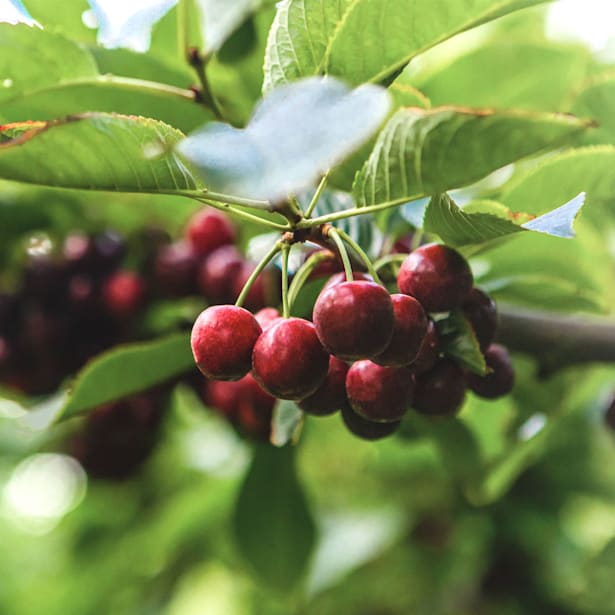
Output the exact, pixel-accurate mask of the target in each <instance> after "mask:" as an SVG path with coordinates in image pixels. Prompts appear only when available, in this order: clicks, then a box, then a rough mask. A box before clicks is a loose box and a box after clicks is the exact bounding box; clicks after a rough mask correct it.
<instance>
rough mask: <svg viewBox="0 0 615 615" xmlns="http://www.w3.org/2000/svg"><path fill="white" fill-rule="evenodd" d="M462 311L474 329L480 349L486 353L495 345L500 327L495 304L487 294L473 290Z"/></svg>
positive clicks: (476, 289)
mask: <svg viewBox="0 0 615 615" xmlns="http://www.w3.org/2000/svg"><path fill="white" fill-rule="evenodd" d="M461 309H462V310H463V314H464V316H465V317H466V318H467V319H468V321H469V322H470V325H471V326H472V329H474V333H475V334H476V339H477V340H478V343H479V345H480V349H481V350H482V351H483V352H485V351H486V350H487V348H489V346H490V345H491V344H492V343H493V340H494V339H495V332H496V329H497V326H498V314H497V309H496V307H495V302H494V301H493V299H492V298H491V297H490V296H489V295H488V294H487V293H484V292H483V291H482V290H480V289H478V288H473V289H472V292H471V293H470V295H469V296H468V298H467V299H466V300H465V301H464V302H463V305H462V306H461Z"/></svg>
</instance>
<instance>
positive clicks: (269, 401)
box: [237, 374, 276, 441]
mask: <svg viewBox="0 0 615 615" xmlns="http://www.w3.org/2000/svg"><path fill="white" fill-rule="evenodd" d="M237 384H239V385H241V392H240V395H239V406H238V411H237V421H238V424H239V428H240V429H241V430H242V431H243V432H244V433H245V434H246V435H248V436H250V437H252V438H255V439H257V440H262V441H266V440H269V436H270V434H271V420H272V418H273V408H274V406H275V403H276V399H275V397H273V396H272V395H269V393H267V392H266V391H264V390H263V388H262V387H261V386H260V385H259V384H258V382H257V381H256V380H255V378H254V376H252V374H248V375H247V376H245V378H242V379H241V380H240V381H239V382H238V383H237Z"/></svg>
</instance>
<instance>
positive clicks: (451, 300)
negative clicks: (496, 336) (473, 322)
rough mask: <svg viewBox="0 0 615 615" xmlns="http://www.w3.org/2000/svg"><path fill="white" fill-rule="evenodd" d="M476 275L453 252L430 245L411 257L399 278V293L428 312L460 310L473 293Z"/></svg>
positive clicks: (404, 265) (454, 251)
mask: <svg viewBox="0 0 615 615" xmlns="http://www.w3.org/2000/svg"><path fill="white" fill-rule="evenodd" d="M472 283H473V277H472V271H471V270H470V267H469V265H468V263H467V261H466V260H465V259H464V258H463V256H461V254H459V252H457V251H456V250H453V249H452V248H449V247H447V246H443V245H440V244H435V243H430V244H427V245H425V246H421V247H420V248H417V249H416V250H415V251H414V252H412V253H411V254H409V255H408V257H407V258H406V260H405V261H404V262H403V263H402V266H401V268H400V270H399V274H398V275H397V285H398V287H399V292H401V293H404V294H405V295H410V296H411V297H415V298H416V299H418V300H419V301H420V302H421V304H422V305H423V307H424V308H425V310H426V311H427V312H448V311H449V310H452V309H454V308H456V307H459V306H460V305H461V304H462V303H463V302H464V301H465V300H466V299H467V298H468V296H469V294H470V291H471V290H472Z"/></svg>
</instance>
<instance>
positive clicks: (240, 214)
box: [196, 198, 288, 231]
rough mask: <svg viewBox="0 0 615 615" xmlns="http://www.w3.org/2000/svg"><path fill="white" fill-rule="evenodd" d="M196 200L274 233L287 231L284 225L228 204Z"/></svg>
mask: <svg viewBox="0 0 615 615" xmlns="http://www.w3.org/2000/svg"><path fill="white" fill-rule="evenodd" d="M196 200H197V201H199V203H204V204H205V205H209V206H210V207H213V208H214V209H219V210H220V211H226V212H228V213H230V214H232V215H234V216H237V217H238V218H242V219H243V220H249V221H250V222H254V223H255V224H260V225H261V226H267V227H269V228H271V229H275V230H276V231H287V230H288V226H285V225H284V224H278V223H277V222H274V221H273V220H268V219H267V218H259V217H258V216H255V215H254V214H251V213H248V212H247V211H243V210H241V209H237V208H236V207H233V206H232V205H230V204H229V203H218V202H216V201H210V200H207V199H201V198H198V199H196Z"/></svg>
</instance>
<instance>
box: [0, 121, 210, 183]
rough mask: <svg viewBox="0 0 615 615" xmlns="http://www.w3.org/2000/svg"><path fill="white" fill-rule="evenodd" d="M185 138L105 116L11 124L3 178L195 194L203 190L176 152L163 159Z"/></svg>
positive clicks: (1, 146) (3, 143)
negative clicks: (181, 191) (198, 189)
mask: <svg viewBox="0 0 615 615" xmlns="http://www.w3.org/2000/svg"><path fill="white" fill-rule="evenodd" d="M3 137H4V139H3ZM182 137H183V135H182V133H180V132H179V131H178V130H175V129H173V128H171V127H170V126H168V125H166V124H163V123H162V122H158V121H156V120H150V119H146V118H141V117H127V116H122V115H115V114H106V113H87V114H83V115H78V116H72V117H69V118H66V119H64V120H55V121H51V122H23V123H17V124H7V125H5V126H1V127H0V177H1V178H2V179H9V180H13V181H20V182H26V183H31V184H41V185H46V186H54V187H57V188H80V189H86V190H88V189H89V190H112V191H119V192H157V191H173V190H193V189H196V188H197V187H200V186H199V184H198V181H197V180H196V179H195V178H194V177H193V175H192V173H191V172H190V171H189V169H188V168H187V167H186V165H185V164H184V163H182V162H181V161H180V160H179V159H178V157H177V156H176V155H175V154H173V153H167V154H163V155H160V154H161V153H163V152H165V151H169V150H170V149H171V148H172V147H173V146H174V145H175V144H177V143H178V142H179V141H180V140H181V139H182ZM50 152H52V153H53V155H51V156H50Z"/></svg>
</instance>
